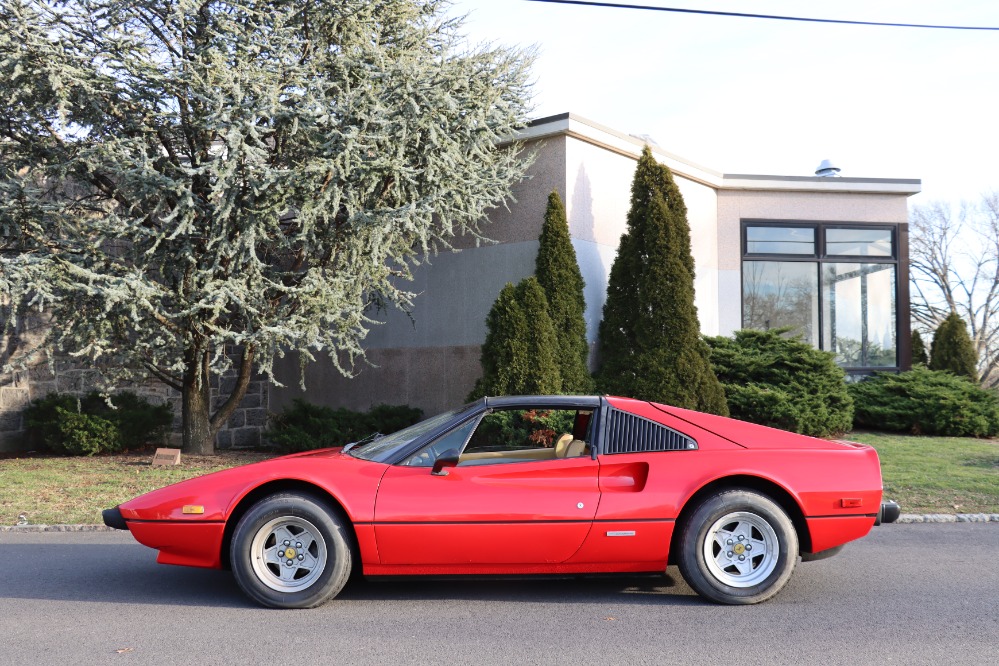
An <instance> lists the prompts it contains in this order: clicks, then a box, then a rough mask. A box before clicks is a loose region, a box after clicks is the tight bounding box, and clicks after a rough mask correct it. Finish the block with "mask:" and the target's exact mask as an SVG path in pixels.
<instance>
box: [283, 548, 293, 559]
mask: <svg viewBox="0 0 999 666" xmlns="http://www.w3.org/2000/svg"><path fill="white" fill-rule="evenodd" d="M295 555H296V553H295V549H294V548H288V549H286V550H285V551H284V556H285V557H287V558H288V559H289V560H290V559H292V558H294V557H295Z"/></svg>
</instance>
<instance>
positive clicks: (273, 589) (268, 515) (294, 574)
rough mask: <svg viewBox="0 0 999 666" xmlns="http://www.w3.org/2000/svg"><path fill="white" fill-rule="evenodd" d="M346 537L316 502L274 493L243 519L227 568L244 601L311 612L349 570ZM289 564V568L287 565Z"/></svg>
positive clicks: (341, 522) (341, 524)
mask: <svg viewBox="0 0 999 666" xmlns="http://www.w3.org/2000/svg"><path fill="white" fill-rule="evenodd" d="M351 540H352V533H351V531H350V528H349V526H348V525H347V524H346V521H345V519H344V518H342V517H341V516H340V515H339V513H338V512H337V511H334V510H333V509H332V508H331V507H330V506H329V505H328V504H327V503H326V502H324V501H322V500H320V499H319V498H317V497H314V496H312V495H308V494H304V493H301V494H300V493H279V494H275V495H271V496H269V497H265V498H264V499H262V500H260V501H259V502H257V503H256V504H254V505H253V506H252V507H250V510H249V511H247V512H246V514H244V515H243V517H242V518H241V519H240V521H239V523H238V524H237V525H236V530H235V532H234V533H233V536H232V548H231V549H230V563H231V564H232V572H233V574H234V575H235V576H236V582H237V583H239V586H240V588H242V590H243V592H245V593H246V595H247V596H248V597H250V598H251V599H253V600H254V601H256V602H257V603H259V604H261V605H263V606H268V607H270V608H314V607H316V606H319V605H320V604H323V603H325V602H327V601H329V600H330V599H332V598H333V597H335V596H336V595H337V594H339V592H340V590H342V589H343V586H344V585H345V584H346V583H347V579H348V578H349V577H350V572H351V569H352V568H353V556H352V552H353V549H352V547H351ZM289 563H291V564H289Z"/></svg>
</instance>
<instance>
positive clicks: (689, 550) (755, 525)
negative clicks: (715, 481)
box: [679, 490, 798, 604]
mask: <svg viewBox="0 0 999 666" xmlns="http://www.w3.org/2000/svg"><path fill="white" fill-rule="evenodd" d="M797 560H798V535H797V533H796V532H795V530H794V525H793V524H792V523H791V519H790V518H788V516H787V514H786V513H785V512H784V510H783V509H782V508H781V507H780V506H779V505H777V504H776V503H775V502H774V501H773V500H771V499H770V498H768V497H766V496H765V495H762V494H760V493H757V492H754V491H751V490H727V491H723V492H719V493H717V494H715V495H712V496H710V497H708V498H707V499H705V500H704V501H703V502H702V503H701V504H700V505H698V506H697V508H696V509H694V512H693V513H692V514H691V515H690V518H689V519H688V520H687V521H686V522H685V524H684V526H683V532H682V533H681V537H680V557H679V566H680V573H681V574H683V577H684V579H685V580H686V581H687V583H688V584H689V585H690V586H691V587H692V588H694V590H695V591H696V592H697V593H698V594H700V595H701V596H703V597H706V598H708V599H711V600H713V601H717V602H719V603H724V604H755V603H759V602H761V601H765V600H767V599H769V598H770V597H772V596H774V595H775V594H777V593H778V592H780V590H781V588H783V587H784V585H785V584H786V583H787V581H788V579H789V578H790V577H791V573H792V572H793V571H794V565H795V563H796V562H797Z"/></svg>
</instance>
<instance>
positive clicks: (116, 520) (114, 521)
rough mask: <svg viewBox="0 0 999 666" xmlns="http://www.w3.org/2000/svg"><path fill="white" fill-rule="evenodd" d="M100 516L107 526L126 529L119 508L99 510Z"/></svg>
mask: <svg viewBox="0 0 999 666" xmlns="http://www.w3.org/2000/svg"><path fill="white" fill-rule="evenodd" d="M101 516H102V517H103V518H104V524H105V525H107V526H108V527H113V528H114V529H116V530H127V529H128V523H126V522H125V519H124V518H123V517H122V515H121V510H119V509H118V507H115V508H113V509H104V510H103V511H101Z"/></svg>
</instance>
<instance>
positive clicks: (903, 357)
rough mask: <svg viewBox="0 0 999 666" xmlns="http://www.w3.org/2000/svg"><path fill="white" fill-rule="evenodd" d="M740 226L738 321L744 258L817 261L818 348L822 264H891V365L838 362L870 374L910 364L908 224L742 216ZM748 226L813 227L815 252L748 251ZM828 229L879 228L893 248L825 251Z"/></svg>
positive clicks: (741, 309) (741, 312)
mask: <svg viewBox="0 0 999 666" xmlns="http://www.w3.org/2000/svg"><path fill="white" fill-rule="evenodd" d="M740 222H741V223H740V228H739V235H740V239H739V246H740V247H739V249H740V252H741V256H740V261H739V324H740V326H742V325H743V322H744V321H745V315H746V313H745V301H744V298H743V293H744V292H743V289H744V288H745V285H744V284H743V276H744V268H743V265H744V264H745V262H747V261H780V262H789V263H792V262H793V263H801V262H804V263H812V264H815V265H816V271H817V274H818V285H819V293H818V309H819V312H818V315H819V316H818V331H819V338H818V339H819V344H820V348H822V347H821V346H822V345H825V344H826V342H827V341H826V340H825V339H824V337H825V295H824V294H823V289H822V285H823V270H822V268H823V264H844V263H860V264H893V265H894V266H895V315H896V321H895V354H896V356H895V365H894V366H878V367H869V366H841V367H842V368H843V370H844V371H845V372H846V373H847V374H848V375H869V374H873V373H875V372H885V371H889V372H890V371H892V370H896V371H897V370H908V369H909V368H910V367H911V364H912V363H911V356H912V348H911V345H912V340H911V332H910V324H909V317H910V316H911V313H910V305H909V253H908V224H906V223H894V224H893V223H890V222H874V223H865V222H853V223H851V222H844V221H841V220H839V221H828V220H768V219H761V218H744V219H742V220H741V221H740ZM750 227H791V228H804V229H814V230H815V234H816V238H815V253H814V254H775V253H760V252H753V253H751V252H749V241H748V229H749V228H750ZM827 229H862V230H867V229H881V230H887V231H889V232H890V233H891V244H892V252H891V256H888V257H878V256H869V255H862V254H861V255H852V254H834V255H827V254H826V230H827Z"/></svg>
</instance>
